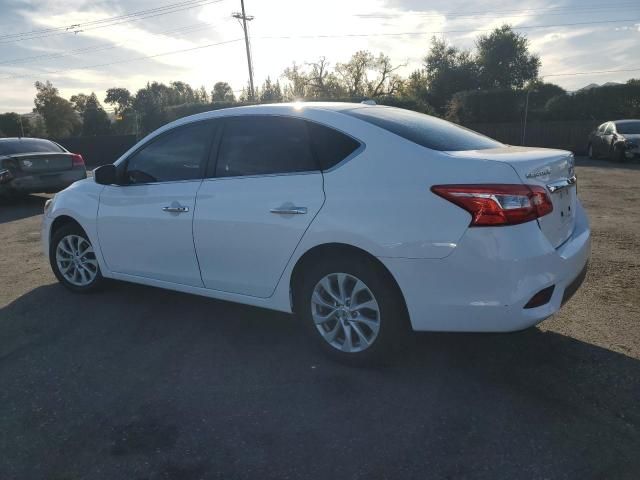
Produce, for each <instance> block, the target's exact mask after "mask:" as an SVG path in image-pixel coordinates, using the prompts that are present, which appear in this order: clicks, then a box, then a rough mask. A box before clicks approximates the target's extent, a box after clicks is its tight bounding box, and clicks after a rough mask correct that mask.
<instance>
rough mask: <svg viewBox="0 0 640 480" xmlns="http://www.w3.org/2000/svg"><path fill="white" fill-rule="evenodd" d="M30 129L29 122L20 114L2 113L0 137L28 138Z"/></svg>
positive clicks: (0, 115) (0, 114)
mask: <svg viewBox="0 0 640 480" xmlns="http://www.w3.org/2000/svg"><path fill="white" fill-rule="evenodd" d="M30 127H31V125H30V123H29V120H27V119H26V118H22V117H21V115H20V114H18V113H15V112H9V113H0V132H2V133H1V134H0V137H2V136H5V137H23V136H24V137H28V136H29V134H30V131H31V130H30Z"/></svg>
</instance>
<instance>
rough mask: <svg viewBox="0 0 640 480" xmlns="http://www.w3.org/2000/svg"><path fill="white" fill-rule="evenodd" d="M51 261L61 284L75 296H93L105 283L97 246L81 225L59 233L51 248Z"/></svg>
mask: <svg viewBox="0 0 640 480" xmlns="http://www.w3.org/2000/svg"><path fill="white" fill-rule="evenodd" d="M49 261H50V263H51V268H52V269H53V273H54V274H55V276H56V278H57V279H58V280H59V281H60V283H62V284H63V285H64V286H65V287H67V288H68V289H70V290H72V291H74V292H78V293H84V292H91V291H94V290H96V289H97V288H98V287H99V286H100V284H101V283H102V280H103V278H102V274H101V272H100V266H99V265H98V260H97V259H96V254H95V251H94V250H93V246H92V245H91V242H90V240H89V238H88V237H87V234H86V233H84V231H83V230H82V229H81V228H80V227H79V226H77V225H66V226H63V227H61V228H60V229H59V230H56V232H55V233H54V234H53V237H52V239H51V244H50V246H49Z"/></svg>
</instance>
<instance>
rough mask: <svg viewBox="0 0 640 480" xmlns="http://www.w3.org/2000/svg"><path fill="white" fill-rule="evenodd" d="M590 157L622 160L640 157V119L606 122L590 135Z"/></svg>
mask: <svg viewBox="0 0 640 480" xmlns="http://www.w3.org/2000/svg"><path fill="white" fill-rule="evenodd" d="M588 151H589V158H598V157H605V158H608V159H610V160H614V161H618V162H622V161H624V160H627V159H631V158H638V157H640V120H615V121H612V122H605V123H603V124H602V125H600V126H599V127H598V128H597V129H596V130H594V131H593V132H591V135H590V136H589V145H588Z"/></svg>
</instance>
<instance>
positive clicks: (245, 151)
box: [216, 115, 319, 177]
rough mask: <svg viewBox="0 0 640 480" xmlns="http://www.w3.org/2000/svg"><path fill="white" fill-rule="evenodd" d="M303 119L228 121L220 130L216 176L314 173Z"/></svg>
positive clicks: (265, 116)
mask: <svg viewBox="0 0 640 480" xmlns="http://www.w3.org/2000/svg"><path fill="white" fill-rule="evenodd" d="M318 169H319V168H318V165H317V163H316V161H315V159H314V157H313V153H312V151H311V143H310V141H309V131H308V129H307V125H306V123H305V122H304V121H303V120H299V119H296V118H287V117H277V116H269V115H256V116H252V115H246V116H241V117H233V118H229V119H228V120H227V121H226V123H225V127H224V134H223V136H222V142H221V143H220V150H219V153H218V161H217V164H216V177H240V176H247V175H269V174H277V173H293V172H307V171H312V170H318Z"/></svg>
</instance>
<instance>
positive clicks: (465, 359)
mask: <svg viewBox="0 0 640 480" xmlns="http://www.w3.org/2000/svg"><path fill="white" fill-rule="evenodd" d="M0 385H2V389H1V390H0V431H2V432H3V433H2V435H1V436H0V451H1V452H3V454H2V456H0V477H1V478H65V479H75V478H92V479H98V478H163V479H164V478H170V479H190V478H251V477H259V478H285V477H290V478H468V477H473V478H487V479H489V478H490V479H495V478H596V477H597V478H617V479H620V478H629V479H631V478H637V473H638V471H640V458H639V457H638V456H637V452H638V451H640V437H639V432H638V429H639V428H640V412H639V409H638V398H640V362H639V361H638V360H635V359H632V358H629V357H626V356H624V355H621V354H618V353H614V352H612V351H609V350H606V349H603V348H599V347H597V346H594V345H590V344H587V343H584V342H581V341H578V340H576V339H573V338H570V337H567V336H563V335H560V334H556V333H552V332H542V331H540V330H538V329H530V330H528V331H524V332H520V333H515V334H505V335H487V334H475V335H470V334H469V335H467V334H420V335H416V336H414V338H413V339H412V341H410V342H409V345H407V346H406V348H405V349H404V350H403V351H402V352H401V354H400V355H399V357H398V359H397V360H396V361H395V362H393V363H391V364H390V365H387V366H384V367H377V368H349V367H346V366H343V365H339V364H335V363H333V362H331V361H330V360H328V359H327V358H325V357H324V356H323V355H322V354H320V353H319V352H317V351H316V350H315V349H314V348H312V347H311V346H310V342H309V341H308V340H307V338H306V337H305V335H304V332H303V329H302V328H301V326H300V325H299V323H298V322H297V321H296V320H295V319H294V318H293V317H292V316H289V315H285V314H281V313H277V312H271V311H265V310H262V309H257V308H252V307H247V306H241V305H236V304H232V303H227V302H220V301H214V300H210V299H206V298H201V297H194V296H190V295H185V294H180V293H175V292H168V291H163V290H158V289H154V288H150V287H143V286H136V285H129V284H123V283H116V282H113V283H110V284H109V285H108V286H107V288H106V289H105V290H104V291H103V292H101V293H97V294H94V295H74V294H72V293H69V292H68V291H66V290H65V289H64V288H63V287H61V286H59V285H57V284H52V285H46V286H42V287H38V288H36V289H34V290H33V291H31V292H29V293H27V294H25V295H23V296H22V297H20V298H19V299H17V300H16V301H14V302H13V303H11V304H9V305H7V306H6V307H4V308H3V309H1V310H0ZM427 473H428V474H427ZM425 475H426V477H425Z"/></svg>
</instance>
